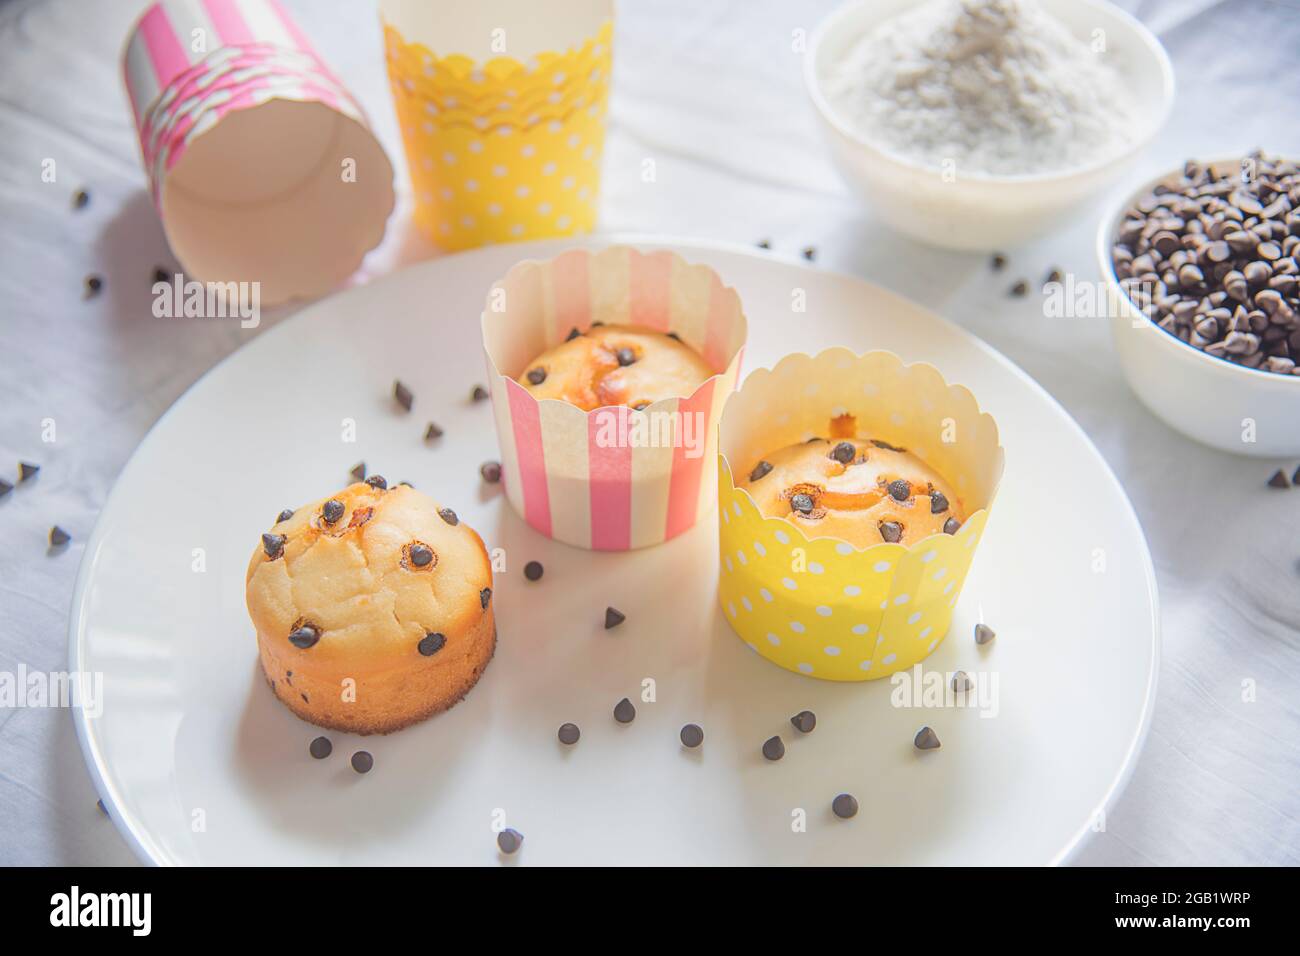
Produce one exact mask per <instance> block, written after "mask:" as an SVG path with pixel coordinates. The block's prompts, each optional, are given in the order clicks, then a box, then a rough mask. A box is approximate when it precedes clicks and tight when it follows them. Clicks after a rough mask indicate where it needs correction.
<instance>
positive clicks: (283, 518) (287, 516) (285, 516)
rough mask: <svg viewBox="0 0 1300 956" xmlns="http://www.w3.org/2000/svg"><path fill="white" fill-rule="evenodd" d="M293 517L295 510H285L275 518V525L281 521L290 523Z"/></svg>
mask: <svg viewBox="0 0 1300 956" xmlns="http://www.w3.org/2000/svg"><path fill="white" fill-rule="evenodd" d="M292 517H293V509H292V508H285V509H284V510H283V511H281V512H280V513H279V514H278V515H276V516H275V523H276V524H279V523H280V522H281V521H288V520H289V519H290V518H292Z"/></svg>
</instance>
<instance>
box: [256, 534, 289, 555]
mask: <svg viewBox="0 0 1300 956" xmlns="http://www.w3.org/2000/svg"><path fill="white" fill-rule="evenodd" d="M285 540H286V539H285V536H284V535H282V534H264V535H262V550H263V551H265V552H266V556H267V557H268V558H270V559H271V560H272V561H274V560H275V559H276V558H278V557H280V556H281V555H283V554H284V542H285Z"/></svg>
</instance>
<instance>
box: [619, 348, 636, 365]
mask: <svg viewBox="0 0 1300 956" xmlns="http://www.w3.org/2000/svg"><path fill="white" fill-rule="evenodd" d="M614 357H615V358H617V359H618V364H619V365H622V366H625V367H626V366H628V365H631V364H632V363H633V362H635V361H636V353H635V352H633V351H632V350H631V349H619V350H618V351H617V352H615V353H614Z"/></svg>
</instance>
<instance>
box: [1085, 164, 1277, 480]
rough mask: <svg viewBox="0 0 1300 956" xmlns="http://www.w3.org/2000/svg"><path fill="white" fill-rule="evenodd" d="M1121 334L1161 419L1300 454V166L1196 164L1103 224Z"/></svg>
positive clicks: (1253, 450)
mask: <svg viewBox="0 0 1300 956" xmlns="http://www.w3.org/2000/svg"><path fill="white" fill-rule="evenodd" d="M1097 251H1098V257H1099V259H1100V261H1101V270H1102V275H1103V276H1104V277H1105V281H1107V282H1108V283H1109V284H1110V286H1111V289H1110V292H1111V295H1109V296H1108V297H1107V305H1108V306H1109V308H1108V310H1107V311H1108V313H1109V316H1110V320H1111V331H1112V332H1113V335H1114V339H1115V349H1116V352H1117V353H1118V355H1119V360H1120V364H1121V366H1122V367H1123V369H1124V374H1125V376H1126V377H1127V378H1128V382H1129V385H1130V386H1131V387H1132V389H1133V391H1134V392H1136V393H1137V395H1138V397H1139V398H1140V399H1142V401H1143V403H1144V404H1145V405H1146V406H1147V407H1148V408H1149V409H1150V410H1151V411H1152V412H1153V413H1154V414H1155V415H1156V416H1157V417H1159V418H1160V419H1162V420H1163V421H1164V422H1166V423H1167V424H1168V425H1170V426H1171V427H1172V428H1175V429H1177V430H1178V431H1180V432H1182V433H1183V434H1185V435H1187V436H1189V437H1191V438H1194V439H1196V440H1197V441H1199V442H1202V443H1204V444H1206V445H1211V446H1213V447H1215V448H1218V449H1221V450H1223V451H1228V452H1233V453H1235V454H1240V455H1253V456H1259V457H1274V456H1291V457H1294V456H1296V455H1300V163H1297V162H1296V161H1293V160H1288V159H1281V158H1277V157H1270V156H1266V155H1264V154H1263V153H1259V152H1255V153H1252V154H1250V155H1248V156H1244V157H1234V158H1232V159H1225V160H1216V161H1212V162H1197V161H1188V162H1187V163H1186V164H1184V166H1183V168H1182V169H1180V170H1178V171H1175V172H1173V173H1170V174H1168V175H1166V176H1162V177H1160V178H1159V179H1156V180H1154V181H1152V182H1150V183H1148V184H1147V185H1146V186H1144V187H1143V188H1142V189H1140V190H1139V191H1138V192H1137V194H1136V195H1134V196H1133V197H1131V198H1130V199H1129V200H1128V201H1126V202H1125V203H1123V205H1121V206H1120V208H1119V209H1118V210H1117V211H1116V212H1115V213H1114V214H1113V215H1110V216H1108V217H1106V218H1105V219H1104V220H1103V221H1102V225H1101V230H1100V232H1099V234H1098V240H1097Z"/></svg>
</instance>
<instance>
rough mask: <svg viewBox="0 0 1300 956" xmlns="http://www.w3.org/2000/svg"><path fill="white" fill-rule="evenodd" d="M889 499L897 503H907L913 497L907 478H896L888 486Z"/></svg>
mask: <svg viewBox="0 0 1300 956" xmlns="http://www.w3.org/2000/svg"><path fill="white" fill-rule="evenodd" d="M888 490H889V497H891V498H893V499H894V500H895V501H906V500H907V499H908V498H910V497H912V486H911V485H910V484H908V482H907V479H906V478H896V479H894V480H893V481H891V482H890V483H889V485H888Z"/></svg>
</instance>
